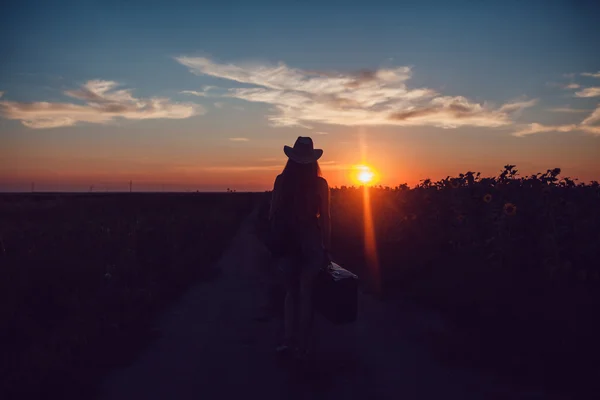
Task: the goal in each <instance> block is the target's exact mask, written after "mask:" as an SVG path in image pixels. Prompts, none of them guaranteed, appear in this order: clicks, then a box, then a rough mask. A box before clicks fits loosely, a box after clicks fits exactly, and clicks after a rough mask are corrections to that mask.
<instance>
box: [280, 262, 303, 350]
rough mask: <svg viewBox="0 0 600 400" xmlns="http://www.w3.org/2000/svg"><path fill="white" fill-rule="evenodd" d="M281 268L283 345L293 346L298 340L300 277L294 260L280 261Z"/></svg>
mask: <svg viewBox="0 0 600 400" xmlns="http://www.w3.org/2000/svg"><path fill="white" fill-rule="evenodd" d="M280 268H281V272H282V274H283V278H284V281H285V289H286V294H285V304H284V318H283V329H284V332H283V344H284V345H285V346H290V347H291V346H292V345H293V344H294V341H295V339H296V335H295V333H296V332H295V331H296V325H297V318H298V315H297V314H298V313H297V310H298V300H299V299H298V297H299V294H298V290H299V285H298V275H297V271H296V269H297V268H296V265H295V261H294V259H293V258H288V257H286V258H284V259H282V260H280Z"/></svg>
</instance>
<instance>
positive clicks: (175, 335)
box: [101, 214, 546, 400]
mask: <svg viewBox="0 0 600 400" xmlns="http://www.w3.org/2000/svg"><path fill="white" fill-rule="evenodd" d="M255 220H256V214H253V215H251V216H250V217H249V218H248V219H247V220H246V221H245V222H244V224H243V225H242V227H241V228H240V231H239V232H238V234H237V235H236V237H235V238H234V240H233V242H232V244H231V247H230V248H229V250H228V251H227V252H226V254H225V255H224V256H223V258H222V259H221V260H220V261H219V267H220V268H221V270H222V273H221V274H220V276H219V277H218V278H217V279H216V280H215V281H213V282H209V283H203V284H199V285H198V286H195V287H193V288H192V289H191V290H189V291H188V293H187V294H186V295H184V296H183V297H182V298H181V300H180V301H179V302H178V304H176V305H174V306H173V307H172V309H171V310H170V311H168V312H166V313H165V314H164V315H163V316H162V317H161V318H160V319H159V320H158V321H157V325H156V326H157V329H158V330H159V332H160V333H159V338H158V339H157V340H156V341H155V342H153V343H152V344H151V346H150V347H149V348H148V349H147V350H146V352H145V353H144V354H142V355H141V356H140V358H139V359H138V360H137V361H136V362H135V363H134V364H132V365H130V366H129V367H127V368H124V369H119V370H116V371H114V372H113V373H112V374H111V375H110V376H108V377H107V379H106V381H105V384H104V386H103V388H102V396H101V398H104V399H128V400H129V399H233V398H249V399H250V398H257V399H262V400H268V399H278V400H280V399H341V398H343V399H369V400H372V399H440V400H441V399H462V400H466V399H541V398H546V397H544V396H543V395H542V394H541V393H539V392H529V393H525V392H523V391H517V390H515V389H511V388H509V387H508V386H507V385H506V384H503V383H502V382H498V381H494V380H493V379H492V378H491V377H487V376H483V375H481V374H479V373H477V372H475V371H470V370H459V369H456V368H452V367H449V366H444V365H441V364H440V363H438V362H437V361H436V360H435V359H434V358H433V357H432V356H431V355H430V353H429V352H428V350H427V349H426V348H425V347H423V346H421V345H418V344H416V343H417V342H416V341H414V340H412V339H411V338H413V337H414V335H415V334H419V333H420V332H426V331H428V330H436V329H444V328H443V324H442V323H441V322H440V321H437V320H436V319H435V318H434V317H433V316H431V315H425V314H421V313H414V312H410V311H402V310H399V309H398V308H397V306H391V305H389V304H384V303H381V302H379V301H377V300H375V299H373V298H371V297H369V296H367V295H362V294H361V296H360V298H359V320H358V322H357V323H355V324H353V325H351V326H342V327H336V326H332V325H331V324H329V323H328V322H327V321H324V320H322V319H320V318H317V321H316V329H317V333H318V335H319V341H318V343H317V345H316V347H317V357H318V360H319V362H318V369H317V372H316V374H315V376H313V377H310V378H308V377H305V376H303V375H300V374H298V373H297V371H294V370H292V369H290V368H286V367H282V366H281V365H280V364H278V363H277V360H276V357H275V354H274V348H275V346H276V344H277V338H278V334H279V326H280V321H279V320H278V319H272V320H269V321H263V320H260V319H259V318H257V317H259V316H260V315H261V307H263V306H264V304H265V302H266V296H265V292H266V285H267V283H266V279H265V275H264V273H263V272H262V270H261V268H262V267H264V264H265V263H266V262H267V260H268V255H267V253H266V251H265V249H264V248H263V247H262V245H261V244H260V242H259V241H258V239H257V238H256V235H255V234H254V230H253V227H254V224H255ZM392 308H393V309H392Z"/></svg>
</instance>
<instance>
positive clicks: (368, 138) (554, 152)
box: [0, 0, 600, 192]
mask: <svg viewBox="0 0 600 400" xmlns="http://www.w3.org/2000/svg"><path fill="white" fill-rule="evenodd" d="M13 3H14V4H12V5H11V7H9V8H8V9H6V10H4V9H3V16H5V20H6V23H5V24H3V29H4V30H5V32H4V33H5V34H4V37H6V38H13V39H14V40H13V39H11V40H8V39H7V41H5V42H3V43H0V48H1V49H2V50H3V54H10V55H11V56H10V59H11V62H10V63H3V64H2V65H1V66H0V71H1V73H0V191H5V192H6V191H27V192H28V191H31V190H32V188H33V187H35V190H36V191H55V190H56V191H86V192H87V191H90V190H92V189H91V188H93V191H129V189H130V184H129V182H130V181H133V191H156V190H163V188H164V190H165V191H182V192H186V191H194V192H195V191H201V192H202V191H225V190H226V189H227V188H235V189H236V190H238V191H263V190H270V189H271V188H272V185H273V180H274V178H275V177H276V176H277V174H279V173H280V172H281V171H282V169H283V167H284V165H285V163H286V161H287V158H286V157H285V154H283V149H282V148H283V146H284V145H289V146H291V145H293V144H294V141H295V140H296V138H297V137H298V136H310V137H312V138H313V140H314V146H315V148H319V149H323V151H324V152H323V156H322V157H321V159H320V160H319V163H320V165H321V170H322V172H323V176H324V177H325V178H326V179H327V180H328V182H329V184H330V185H331V186H334V187H335V186H343V185H345V186H351V185H354V186H375V185H377V186H379V185H382V186H392V187H393V186H397V185H400V184H403V183H407V184H408V185H410V186H414V185H417V184H418V183H419V182H421V181H423V180H424V179H427V178H430V179H432V180H434V181H436V180H439V179H443V178H444V177H446V176H448V175H454V174H460V173H465V172H467V171H474V172H481V174H482V176H495V175H497V174H498V173H499V172H500V170H501V168H502V166H503V165H505V164H506V163H510V164H515V165H517V167H518V170H519V173H520V174H521V175H523V176H525V175H529V174H534V173H537V172H539V171H542V172H543V171H546V170H547V169H550V168H555V167H560V168H561V169H562V171H563V175H565V176H570V177H571V178H578V179H579V181H580V182H589V181H592V180H600V163H598V152H599V151H600V104H599V102H598V99H600V59H599V58H598V56H597V54H598V52H597V48H596V47H597V42H598V40H597V38H598V33H599V32H600V31H599V28H598V24H597V20H596V19H594V18H593V16H595V15H597V14H598V11H600V9H598V8H597V6H594V7H591V8H590V9H589V10H587V11H585V12H583V11H582V9H581V8H580V7H578V6H576V5H573V4H574V3H573V2H567V1H565V2H558V3H559V4H558V5H556V7H554V6H553V7H552V9H551V10H547V11H548V14H543V15H540V13H539V10H538V7H537V6H535V5H530V4H529V3H527V5H525V4H523V5H521V4H520V3H518V6H515V7H512V6H511V7H508V6H506V5H505V4H504V3H490V4H487V3H486V2H465V4H464V5H463V6H461V7H464V9H463V8H461V7H454V6H449V5H448V4H446V3H445V2H439V4H436V5H431V4H426V3H427V2H416V3H415V4H414V7H413V6H411V7H410V10H411V11H410V12H407V10H406V6H405V5H403V2H389V5H388V6H386V7H374V6H373V5H372V4H370V3H357V4H356V6H354V5H353V6H352V7H348V9H347V10H345V11H344V13H345V14H344V17H343V18H340V17H339V15H338V13H339V11H338V10H337V7H334V6H327V7H320V6H319V7H318V8H315V9H314V11H311V10H312V9H311V7H310V6H307V5H304V3H302V4H301V3H298V4H296V5H288V4H287V3H285V2H280V5H279V6H278V7H275V8H273V5H272V4H271V3H270V2H263V1H260V0H259V1H257V2H243V1H237V0H236V1H234V2H233V3H235V5H231V4H230V3H227V5H225V4H221V3H218V2H217V3H215V4H214V5H211V7H208V8H206V7H204V6H203V5H201V4H199V3H198V4H196V3H194V2H183V3H180V2H175V3H169V4H166V5H162V6H157V7H154V8H152V10H148V12H144V13H140V12H139V10H146V8H147V4H146V3H145V2H142V1H141V0H131V1H129V2H127V4H128V6H127V7H117V8H116V9H114V7H112V6H109V5H105V4H104V3H103V2H96V3H97V4H96V3H94V4H95V5H94V6H93V7H92V6H90V5H89V4H87V3H88V2H80V3H81V4H80V5H78V6H77V7H74V6H70V8H69V12H68V13H66V12H64V10H61V9H60V8H58V7H54V6H52V5H51V4H49V3H47V2H34V3H35V4H36V6H33V7H31V6H28V5H26V4H25V3H22V2H13ZM467 3H468V5H467ZM484 3H485V4H484ZM575 3H577V2H575ZM589 3H590V4H592V3H593V2H589ZM78 4H79V3H78ZM32 10H33V11H32ZM383 10H385V11H383ZM467 10H471V11H469V12H467ZM515 10H518V12H517V11H515ZM34 11H35V12H34ZM32 12H34V14H35V15H33V14H32ZM91 14H93V15H98V17H97V18H98V19H97V21H101V23H100V22H97V23H95V24H90V25H88V24H83V25H76V26H72V21H80V20H86V18H88V17H89V15H91ZM199 15H201V16H205V15H210V17H206V18H207V20H206V21H203V22H202V23H199V22H198V19H197V18H198V16H199ZM290 15H293V16H294V18H293V21H291V20H290V21H289V24H288V23H287V22H286V23H285V24H284V25H285V26H282V25H280V24H279V23H272V21H287V20H288V16H290ZM365 16H369V18H365ZM532 20H535V21H536V29H535V33H534V34H532V31H531V27H530V26H529V25H528V24H527V23H524V21H532ZM169 21H171V22H169ZM175 21H176V22H175ZM223 21H230V23H222V22H223ZM354 21H361V26H360V29H359V28H357V27H356V26H355V23H354ZM450 21H452V22H451V23H450ZM557 21H561V25H560V26H561V27H562V26H564V27H565V29H564V30H563V29H557ZM158 22H160V23H158ZM176 26H177V27H185V29H183V28H182V29H175V27H176ZM307 26H310V27H311V29H308V30H307V29H306V27H307ZM106 27H111V29H108V30H107V29H106ZM507 27H513V28H514V29H510V30H508V31H507V29H508V28H507ZM508 33H510V34H508ZM398 38H411V40H403V41H402V42H403V43H402V46H398ZM350 43H352V45H349V44H350ZM549 44H552V45H551V46H550V45H549ZM308 49H310V50H308ZM556 54H563V55H566V56H565V57H560V58H559V59H557V57H556ZM517 65H518V66H519V67H518V68H516V67H515V66H517Z"/></svg>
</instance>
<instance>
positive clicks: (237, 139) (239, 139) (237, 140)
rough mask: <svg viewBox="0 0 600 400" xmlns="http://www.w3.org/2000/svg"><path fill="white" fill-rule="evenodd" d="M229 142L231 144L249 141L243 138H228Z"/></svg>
mask: <svg viewBox="0 0 600 400" xmlns="http://www.w3.org/2000/svg"><path fill="white" fill-rule="evenodd" d="M229 140H231V141H232V142H249V141H250V139H248V138H245V137H231V138H229Z"/></svg>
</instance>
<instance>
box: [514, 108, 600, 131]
mask: <svg viewBox="0 0 600 400" xmlns="http://www.w3.org/2000/svg"><path fill="white" fill-rule="evenodd" d="M597 122H600V105H598V106H597V107H596V109H595V110H594V111H592V113H591V114H590V115H588V116H587V118H585V119H584V120H583V121H581V122H580V123H579V124H567V125H543V124H538V123H533V124H529V125H526V126H524V127H522V128H521V129H519V130H518V131H516V132H514V133H513V135H514V136H518V137H523V136H528V135H533V134H536V133H544V132H574V131H580V132H585V133H589V134H592V135H595V136H600V126H598V125H595V124H596V123H597Z"/></svg>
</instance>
